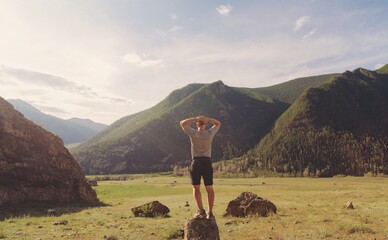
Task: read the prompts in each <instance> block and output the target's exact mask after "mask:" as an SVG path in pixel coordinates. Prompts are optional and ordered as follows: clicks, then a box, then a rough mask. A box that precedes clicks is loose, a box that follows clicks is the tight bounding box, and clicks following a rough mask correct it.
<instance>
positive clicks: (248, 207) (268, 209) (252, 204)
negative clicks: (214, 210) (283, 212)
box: [224, 192, 277, 217]
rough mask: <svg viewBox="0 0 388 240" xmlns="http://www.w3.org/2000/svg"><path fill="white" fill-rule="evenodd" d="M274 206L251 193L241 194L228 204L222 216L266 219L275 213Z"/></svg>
mask: <svg viewBox="0 0 388 240" xmlns="http://www.w3.org/2000/svg"><path fill="white" fill-rule="evenodd" d="M276 211H277V209H276V206H275V204H273V203H272V202H270V201H269V200H267V199H264V198H261V197H259V196H257V195H256V194H254V193H251V192H242V193H241V194H240V195H239V196H238V197H237V198H236V199H234V200H232V201H230V202H229V204H228V207H227V209H226V213H225V214H224V216H225V217H226V216H232V217H247V216H261V217H266V216H268V215H269V214H270V213H276Z"/></svg>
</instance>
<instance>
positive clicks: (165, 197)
mask: <svg viewBox="0 0 388 240" xmlns="http://www.w3.org/2000/svg"><path fill="white" fill-rule="evenodd" d="M130 179H131V180H126V181H100V182H98V186H97V187H94V188H95V190H96V191H97V193H98V197H99V199H100V200H101V201H103V202H104V203H106V204H107V206H102V207H93V208H80V209H78V210H77V208H75V209H71V208H70V207H62V208H60V207H59V208H57V211H58V212H65V213H64V214H62V215H60V216H56V217H51V216H33V215H27V216H19V217H13V218H6V219H3V220H2V221H0V239H32V240H34V239H42V240H46V239H90V240H95V239H104V236H106V237H111V239H120V240H121V239H143V240H152V239H158V240H159V239H174V238H173V236H174V234H175V233H177V232H178V231H179V229H183V228H184V224H185V222H186V220H188V219H190V218H191V217H192V215H193V214H194V213H195V211H196V207H195V202H194V199H193V197H192V195H191V186H190V184H189V179H188V178H187V177H172V176H160V175H159V176H155V175H154V176H151V175H136V177H134V178H130ZM214 187H215V192H216V204H215V209H214V212H215V215H216V220H217V224H218V227H219V230H220V236H221V239H223V240H227V239H230V240H236V239H240V240H244V239H246V240H248V239H249V240H252V239H388V228H387V226H388V191H387V189H388V178H377V177H337V178H325V179H322V178H317V179H316V178H241V179H215V185H214ZM243 191H250V192H253V193H256V194H257V195H259V196H261V197H263V198H267V199H269V200H270V201H272V202H273V203H274V204H275V205H276V206H277V208H278V212H277V214H274V215H272V216H269V217H267V218H260V217H251V218H242V219H239V218H232V217H223V216H222V215H223V214H224V213H225V209H226V206H227V204H228V203H229V201H231V200H232V199H234V198H236V197H237V196H238V195H239V194H240V193H241V192H243ZM202 194H203V198H204V200H206V193H205V192H204V190H203V192H202ZM153 200H159V201H160V202H161V203H163V204H164V205H166V206H167V207H169V208H170V210H171V212H170V214H169V215H170V217H168V218H161V217H159V218H154V219H151V218H135V217H134V216H133V214H132V212H131V208H132V207H135V206H138V205H141V204H143V203H147V202H150V201H153ZM349 200H351V201H352V202H353V204H354V207H355V209H353V210H345V209H344V205H345V204H346V202H347V201H349ZM186 201H188V203H189V205H190V206H189V207H185V206H184V205H185V203H186ZM69 209H71V210H70V211H69ZM65 221H67V222H65ZM55 223H57V224H58V223H65V224H58V225H54V224H55Z"/></svg>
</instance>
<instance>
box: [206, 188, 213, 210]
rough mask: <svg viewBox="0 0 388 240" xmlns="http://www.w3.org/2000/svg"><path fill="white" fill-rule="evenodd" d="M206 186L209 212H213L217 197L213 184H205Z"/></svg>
mask: <svg viewBox="0 0 388 240" xmlns="http://www.w3.org/2000/svg"><path fill="white" fill-rule="evenodd" d="M205 188H206V192H207V202H208V212H210V213H212V212H213V206H214V199H215V194H214V189H213V185H210V186H205Z"/></svg>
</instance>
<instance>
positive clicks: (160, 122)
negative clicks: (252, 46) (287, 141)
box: [72, 81, 284, 174]
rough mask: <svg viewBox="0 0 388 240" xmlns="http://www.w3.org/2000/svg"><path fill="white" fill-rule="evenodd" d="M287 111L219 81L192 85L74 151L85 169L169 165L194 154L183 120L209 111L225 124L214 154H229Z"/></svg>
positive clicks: (138, 169) (147, 168) (242, 147)
mask: <svg viewBox="0 0 388 240" xmlns="http://www.w3.org/2000/svg"><path fill="white" fill-rule="evenodd" d="M283 111H284V109H283V108H282V106H279V105H278V104H276V103H274V102H273V101H270V102H266V101H262V100H258V99H255V98H252V97H250V96H247V95H244V94H242V93H241V92H239V91H236V90H235V89H234V88H231V87H228V86H225V85H224V84H223V83H222V82H221V81H218V82H215V83H212V84H206V85H203V84H191V85H188V86H187V87H185V88H182V89H179V90H176V91H174V92H172V93H171V94H170V95H169V96H168V97H167V98H166V99H165V100H163V101H162V102H160V103H159V104H157V105H156V106H154V107H152V108H150V109H148V110H146V111H143V112H140V113H137V114H134V115H130V116H128V117H125V118H123V119H120V120H119V121H117V122H115V123H114V124H112V125H111V126H110V127H109V128H107V129H106V130H105V131H103V132H101V133H100V134H98V135H97V136H96V137H94V138H93V139H91V140H90V141H87V142H85V143H84V144H82V145H80V146H79V147H78V148H76V149H73V150H72V152H73V154H74V155H75V157H76V158H77V159H78V160H79V162H80V164H81V166H82V167H83V169H84V171H85V172H86V173H87V174H96V173H124V172H126V173H134V172H149V171H164V170H169V169H170V168H171V165H174V164H184V163H185V162H187V161H188V160H189V159H190V145H189V144H190V143H189V139H188V137H187V136H186V135H185V134H184V132H183V131H182V130H181V129H180V126H179V122H180V120H182V119H185V118H188V117H191V116H197V115H206V116H209V117H213V118H217V119H219V120H220V121H222V123H223V125H222V128H221V130H220V132H219V133H218V134H217V136H216V138H215V139H214V148H213V157H214V159H215V160H220V159H228V158H231V157H235V156H240V155H242V154H243V153H244V152H246V151H247V150H249V149H250V148H251V147H252V146H254V145H255V144H256V143H257V142H258V141H259V139H260V138H262V137H263V136H264V135H265V134H266V133H267V132H268V131H269V129H270V127H271V125H272V123H273V122H274V121H275V119H276V118H277V117H278V116H279V115H280V114H281V113H282V112H283ZM246 123H249V124H246Z"/></svg>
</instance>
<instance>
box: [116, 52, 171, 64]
mask: <svg viewBox="0 0 388 240" xmlns="http://www.w3.org/2000/svg"><path fill="white" fill-rule="evenodd" d="M121 60H123V61H124V62H127V63H129V64H133V65H135V66H136V67H153V66H160V65H162V63H163V61H162V59H155V60H152V59H148V58H147V56H144V55H142V56H140V55H139V54H137V53H127V54H125V55H124V56H123V57H122V58H121Z"/></svg>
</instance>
